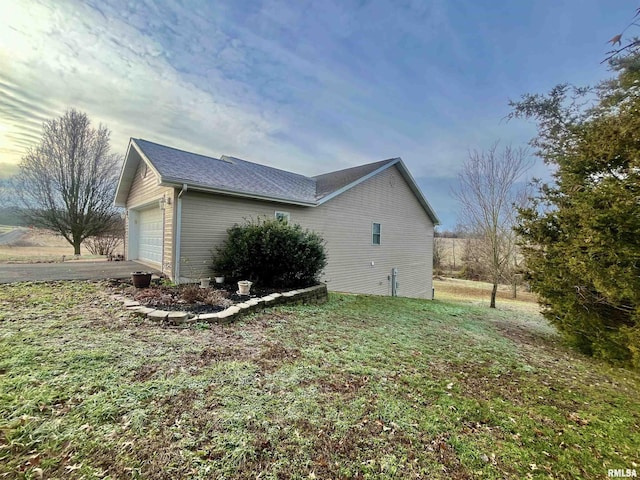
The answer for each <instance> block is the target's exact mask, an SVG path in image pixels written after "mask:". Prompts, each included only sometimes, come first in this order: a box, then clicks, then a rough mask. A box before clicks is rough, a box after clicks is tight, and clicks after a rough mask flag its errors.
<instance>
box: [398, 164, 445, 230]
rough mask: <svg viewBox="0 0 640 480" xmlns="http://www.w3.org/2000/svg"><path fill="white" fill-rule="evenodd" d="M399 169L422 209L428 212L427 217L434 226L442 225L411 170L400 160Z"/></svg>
mask: <svg viewBox="0 0 640 480" xmlns="http://www.w3.org/2000/svg"><path fill="white" fill-rule="evenodd" d="M398 167H399V169H400V173H401V174H402V176H403V177H404V179H405V181H406V182H407V183H408V184H409V188H411V191H412V192H413V194H414V195H415V196H416V198H417V199H418V201H419V202H420V204H421V205H422V208H424V210H425V211H426V212H427V215H429V218H431V221H432V222H433V225H434V226H435V225H440V219H439V218H438V216H437V215H436V212H435V211H434V210H433V208H432V207H431V205H430V204H429V202H428V201H427V199H426V198H425V197H424V195H423V194H422V191H421V190H420V187H418V184H417V183H416V181H415V180H414V178H413V176H412V175H411V172H409V169H408V168H407V167H406V165H405V164H404V162H403V161H402V159H400V158H399V159H398Z"/></svg>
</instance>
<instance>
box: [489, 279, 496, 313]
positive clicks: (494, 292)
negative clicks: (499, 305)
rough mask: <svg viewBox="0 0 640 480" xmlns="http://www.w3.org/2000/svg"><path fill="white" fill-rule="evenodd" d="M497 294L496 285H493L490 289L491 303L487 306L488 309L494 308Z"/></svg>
mask: <svg viewBox="0 0 640 480" xmlns="http://www.w3.org/2000/svg"><path fill="white" fill-rule="evenodd" d="M497 293H498V284H497V283H494V284H493V288H492V289H491V303H490V304H489V308H496V295H497Z"/></svg>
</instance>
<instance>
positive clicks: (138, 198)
mask: <svg viewBox="0 0 640 480" xmlns="http://www.w3.org/2000/svg"><path fill="white" fill-rule="evenodd" d="M143 165H144V160H142V159H140V162H139V164H138V169H137V170H136V174H135V176H134V178H133V182H132V184H131V189H130V190H129V196H128V197H127V205H126V208H127V210H129V209H136V208H140V207H142V206H145V205H149V204H153V203H156V202H158V201H159V200H160V199H161V198H162V197H163V196H164V198H165V199H167V200H168V201H167V202H166V203H165V207H164V222H163V223H164V233H163V237H164V245H163V249H162V259H163V260H162V262H163V264H162V267H161V270H162V272H163V273H165V274H167V275H169V276H171V275H172V271H173V238H174V227H173V225H174V216H175V212H174V206H175V195H176V193H175V189H173V188H168V187H161V186H159V185H158V178H157V176H156V175H155V173H154V172H153V170H152V169H151V167H148V168H147V174H146V175H145V177H144V178H142V175H141V171H142V167H143ZM125 226H126V227H125V228H126V232H125V238H126V239H127V241H126V242H125V258H128V257H127V255H128V248H129V247H128V246H129V221H127V222H125Z"/></svg>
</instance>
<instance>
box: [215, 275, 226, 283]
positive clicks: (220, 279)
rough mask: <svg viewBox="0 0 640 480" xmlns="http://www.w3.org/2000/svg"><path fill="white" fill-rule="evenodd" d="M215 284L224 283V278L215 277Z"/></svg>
mask: <svg viewBox="0 0 640 480" xmlns="http://www.w3.org/2000/svg"><path fill="white" fill-rule="evenodd" d="M215 279H216V283H224V277H223V276H222V275H221V276H219V277H215Z"/></svg>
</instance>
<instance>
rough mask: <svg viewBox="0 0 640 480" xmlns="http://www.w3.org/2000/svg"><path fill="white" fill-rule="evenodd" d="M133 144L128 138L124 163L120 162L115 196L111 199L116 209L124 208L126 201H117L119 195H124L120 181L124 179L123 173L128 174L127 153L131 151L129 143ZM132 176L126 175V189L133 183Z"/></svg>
mask: <svg viewBox="0 0 640 480" xmlns="http://www.w3.org/2000/svg"><path fill="white" fill-rule="evenodd" d="M132 142H133V139H132V138H130V139H129V145H127V153H126V154H125V156H124V162H122V168H121V169H120V176H119V177H118V185H117V187H116V194H115V196H114V198H113V204H114V205H115V206H116V207H125V206H126V199H120V200H118V197H120V196H121V195H124V193H123V188H122V180H123V179H124V178H125V172H128V171H129V170H130V168H127V167H128V166H129V163H130V162H129V151H130V150H131V143H132ZM133 174H134V175H135V171H134V172H133ZM132 178H133V175H128V179H129V180H128V183H129V185H128V188H127V190H128V189H129V188H131V184H132V183H133V180H132Z"/></svg>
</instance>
